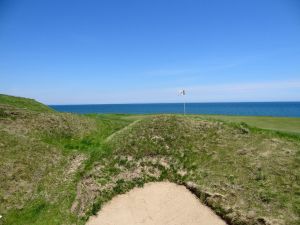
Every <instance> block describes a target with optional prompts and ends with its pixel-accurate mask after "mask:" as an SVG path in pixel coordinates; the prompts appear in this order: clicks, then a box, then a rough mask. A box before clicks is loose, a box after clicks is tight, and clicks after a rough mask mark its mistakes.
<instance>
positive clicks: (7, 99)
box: [0, 94, 53, 112]
mask: <svg viewBox="0 0 300 225" xmlns="http://www.w3.org/2000/svg"><path fill="white" fill-rule="evenodd" d="M0 104H2V105H6V106H13V107H16V108H19V109H28V110H31V111H36V112H52V111H53V110H52V109H51V108H49V107H48V106H46V105H44V104H42V103H39V102H37V101H35V100H33V99H29V98H22V97H14V96H9V95H3V94H0Z"/></svg>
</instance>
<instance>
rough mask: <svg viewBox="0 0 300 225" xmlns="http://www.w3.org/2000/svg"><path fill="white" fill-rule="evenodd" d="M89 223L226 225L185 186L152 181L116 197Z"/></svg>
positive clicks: (121, 224) (90, 224) (94, 224)
mask: <svg viewBox="0 0 300 225" xmlns="http://www.w3.org/2000/svg"><path fill="white" fill-rule="evenodd" d="M87 224H88V225H225V224H226V223H225V222H224V221H223V220H222V219H221V218H219V217H218V216H217V215H216V214H215V213H214V212H213V211H212V210H211V209H210V208H208V207H207V206H205V205H203V204H202V203H201V202H200V201H199V200H198V199H197V198H196V197H195V196H194V195H193V194H192V193H191V192H190V191H189V190H187V189H186V188H185V187H184V186H179V185H176V184H173V183H169V182H158V183H148V184H146V185H145V186H144V187H143V188H134V189H133V190H131V191H130V192H128V193H126V194H123V195H119V196H117V197H115V198H113V199H112V200H111V201H110V202H109V203H108V204H106V205H104V207H103V208H102V209H101V210H100V212H99V213H98V215H97V216H94V217H91V218H90V220H89V221H88V222H87Z"/></svg>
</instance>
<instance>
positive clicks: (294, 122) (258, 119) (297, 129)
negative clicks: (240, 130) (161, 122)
mask: <svg viewBox="0 0 300 225" xmlns="http://www.w3.org/2000/svg"><path fill="white" fill-rule="evenodd" d="M201 118H204V119H217V120H224V121H228V122H234V123H240V122H245V123H247V124H248V125H250V126H253V127H258V128H262V129H268V130H277V131H282V132H287V133H294V134H300V118H289V117H268V116H226V115H201Z"/></svg>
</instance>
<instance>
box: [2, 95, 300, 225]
mask: <svg viewBox="0 0 300 225" xmlns="http://www.w3.org/2000/svg"><path fill="white" fill-rule="evenodd" d="M11 101H12V100H9V101H8V100H5V101H1V98H0V109H1V110H2V111H1V112H2V113H1V114H0V137H1V138H0V153H1V157H0V174H1V179H2V182H0V202H1V204H0V215H2V216H3V217H2V218H1V219H0V224H22V225H24V224H30V225H31V224H84V223H85V221H86V220H87V219H88V218H89V216H90V215H93V214H96V213H97V212H98V211H99V210H100V209H101V207H102V206H103V204H105V203H106V202H107V201H109V200H110V199H111V198H112V197H114V196H115V195H117V194H120V193H124V192H126V191H128V190H130V189H132V188H133V187H135V186H142V185H143V184H144V183H147V182H150V181H161V180H169V181H172V182H175V183H178V184H183V185H186V186H187V187H188V188H189V189H190V190H192V191H193V192H194V193H195V194H196V195H197V196H198V197H199V198H200V200H201V201H202V202H203V203H205V204H207V205H209V206H210V207H211V208H213V209H214V210H215V212H216V213H218V214H219V215H220V216H222V217H223V218H224V219H225V220H226V221H228V222H229V223H230V224H234V225H240V224H291V225H296V224H298V221H299V217H300V208H299V205H300V195H299V193H300V192H299V191H300V182H299V177H300V174H299V173H300V168H299V165H300V140H299V138H298V136H293V135H286V133H282V132H281V131H280V132H274V131H273V130H274V129H275V130H282V131H284V132H288V133H289V132H291V133H297V132H298V130H297V129H298V128H297V125H293V123H294V122H293V120H294V119H293V118H288V119H285V118H270V119H266V120H264V119H265V117H259V118H250V117H249V118H248V117H231V116H230V117H227V116H212V117H211V116H203V115H191V116H182V115H81V116H80V115H75V114H68V113H57V112H52V111H47V110H46V111H43V110H42V112H41V111H39V110H37V109H33V110H31V109H30V107H26V106H23V105H22V104H21V105H20V106H16V105H12V104H11V103H10V102H11ZM30 101H31V100H30ZM7 102H9V103H7ZM33 105H38V104H35V103H34V104H33ZM42 108H43V107H42ZM282 119H283V120H282ZM297 120H298V119H295V121H296V122H297ZM274 121H275V122H274ZM280 121H281V122H280ZM240 122H246V123H247V124H249V125H250V126H248V125H247V124H245V123H240ZM281 124H282V125H281ZM287 124H288V125H287ZM257 127H261V128H264V129H270V131H269V130H264V129H260V128H257Z"/></svg>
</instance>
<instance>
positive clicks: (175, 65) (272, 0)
mask: <svg viewBox="0 0 300 225" xmlns="http://www.w3.org/2000/svg"><path fill="white" fill-rule="evenodd" d="M180 88H186V89H187V96H186V98H187V101H191V102H232V101H233V102H236V101H300V2H299V1H298V0H243V1H241V0H226V1H225V0H194V1H191V0H136V1H133V0H127V1H126V0H118V1H117V0H98V1H96V0H95V1H92V0H86V1H83V0H82V1H76V0H68V1H66V0H43V1H41V0H0V93H6V94H12V95H17V96H25V97H30V98H35V99H37V100H39V101H42V102H44V103H46V104H77V103H135V102H137V103H141V102H178V101H181V99H180V97H178V96H177V91H178V90H179V89H180Z"/></svg>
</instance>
